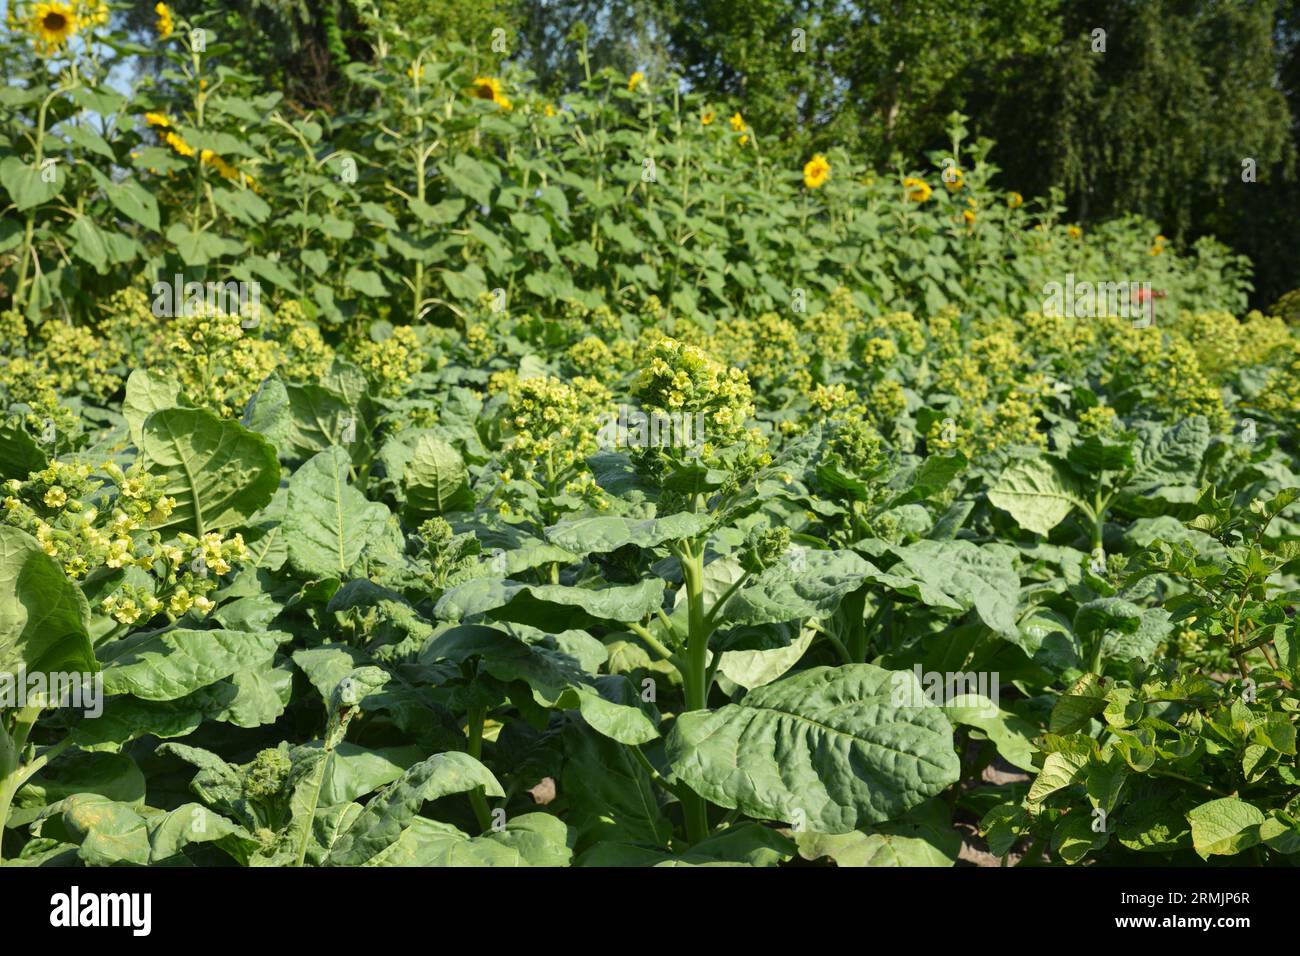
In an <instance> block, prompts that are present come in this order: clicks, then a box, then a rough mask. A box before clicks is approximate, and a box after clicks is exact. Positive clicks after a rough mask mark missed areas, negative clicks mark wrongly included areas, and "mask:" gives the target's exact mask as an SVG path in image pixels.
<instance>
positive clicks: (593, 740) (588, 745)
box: [560, 724, 673, 848]
mask: <svg viewBox="0 0 1300 956" xmlns="http://www.w3.org/2000/svg"><path fill="white" fill-rule="evenodd" d="M564 756H565V764H564V775H563V777H562V778H561V783H560V792H561V793H562V794H563V795H564V796H565V797H566V798H567V801H568V807H569V811H568V813H567V814H566V816H565V819H566V820H567V821H568V823H569V825H570V826H572V827H574V828H575V830H576V831H577V845H578V847H579V848H585V847H587V846H590V845H591V844H593V843H600V842H603V841H614V842H619V843H636V844H648V845H650V846H663V847H666V846H667V845H668V841H669V839H670V838H671V837H672V833H673V828H672V824H671V823H670V822H669V820H668V816H667V814H666V813H665V812H664V810H663V807H662V806H660V801H659V797H658V795H657V794H656V792H655V787H654V784H653V783H652V782H651V780H650V774H649V773H648V772H647V771H646V769H645V768H644V767H643V766H642V765H641V764H640V763H639V762H638V761H637V760H636V759H635V757H633V755H632V753H631V751H630V750H629V749H628V748H627V747H626V746H624V745H622V744H619V743H618V742H616V741H614V740H612V739H610V738H608V737H605V736H602V735H600V734H593V733H592V732H591V731H589V730H586V729H585V728H584V727H582V726H581V725H580V724H572V725H570V726H569V727H567V728H566V729H565V731H564Z"/></svg>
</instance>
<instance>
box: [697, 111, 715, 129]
mask: <svg viewBox="0 0 1300 956" xmlns="http://www.w3.org/2000/svg"><path fill="white" fill-rule="evenodd" d="M716 118H717V117H716V115H715V114H714V112H713V110H705V111H704V112H703V113H701V114H700V125H701V126H708V125H710V124H711V123H712V122H713V121H714V119H716Z"/></svg>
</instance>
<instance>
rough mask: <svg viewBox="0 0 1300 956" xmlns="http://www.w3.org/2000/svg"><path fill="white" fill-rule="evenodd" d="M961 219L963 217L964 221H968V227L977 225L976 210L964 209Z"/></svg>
mask: <svg viewBox="0 0 1300 956" xmlns="http://www.w3.org/2000/svg"><path fill="white" fill-rule="evenodd" d="M961 217H962V218H963V219H965V220H966V225H968V226H973V225H975V210H974V209H963V210H962V213H961Z"/></svg>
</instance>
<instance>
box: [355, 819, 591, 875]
mask: <svg viewBox="0 0 1300 956" xmlns="http://www.w3.org/2000/svg"><path fill="white" fill-rule="evenodd" d="M568 841H569V833H568V828H567V827H566V826H565V825H564V821H563V820H561V819H560V818H559V817H554V816H551V815H550V814H549V813H524V814H520V815H519V816H515V817H511V818H509V819H508V820H506V822H505V824H504V825H503V826H502V827H501V828H500V829H493V830H490V831H488V832H487V833H485V834H483V835H482V836H477V837H471V836H468V835H466V834H464V833H462V832H461V831H460V830H457V829H456V828H455V827H453V826H449V825H448V824H446V823H438V822H436V821H434V820H430V819H428V818H426V817H416V818H415V820H414V821H412V823H411V826H409V827H408V828H407V829H406V830H405V831H404V832H403V833H402V836H401V838H400V839H399V840H398V841H397V842H396V843H394V844H393V845H392V846H390V847H388V848H387V849H386V850H384V851H383V852H382V853H379V854H378V855H376V856H374V857H372V858H371V859H370V860H369V861H368V862H367V864H366V865H367V866H510V867H515V866H529V867H532V866H567V865H568V864H569V863H570V861H571V860H572V857H573V853H572V851H571V850H570V849H569V846H568Z"/></svg>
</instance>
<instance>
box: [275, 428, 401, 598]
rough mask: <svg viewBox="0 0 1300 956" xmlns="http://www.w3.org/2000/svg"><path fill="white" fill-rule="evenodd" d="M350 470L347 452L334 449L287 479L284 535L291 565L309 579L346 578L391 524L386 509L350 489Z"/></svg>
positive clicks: (320, 455) (334, 447)
mask: <svg viewBox="0 0 1300 956" xmlns="http://www.w3.org/2000/svg"><path fill="white" fill-rule="evenodd" d="M350 467H351V461H350V459H349V457H348V453H347V452H346V451H344V450H343V449H342V448H339V447H338V446H333V447H331V448H328V449H326V450H325V451H323V452H321V453H320V454H318V455H316V456H314V457H313V458H312V459H311V460H309V461H308V462H307V463H306V464H304V465H303V466H302V467H301V468H299V469H298V470H297V471H296V472H294V474H293V477H292V478H290V479H289V494H288V503H287V512H286V514H285V517H284V523H283V525H282V533H283V534H284V539H285V544H286V547H287V548H288V556H289V564H290V565H291V566H292V567H293V568H294V569H295V570H297V571H298V572H299V573H301V574H304V575H307V576H308V577H313V578H328V577H346V576H348V575H349V574H350V572H351V571H352V570H353V569H354V568H355V567H356V565H357V563H358V561H360V559H361V552H362V551H364V550H365V547H366V545H367V544H368V543H369V542H370V540H371V538H372V537H374V536H375V535H377V534H378V533H379V531H380V530H381V529H382V528H383V526H384V524H385V523H386V522H387V520H388V516H389V511H388V508H386V507H385V506H384V505H382V504H380V503H379V502H375V501H369V500H367V498H366V496H365V495H363V494H362V493H361V492H359V491H358V490H357V489H356V488H353V487H352V486H351V485H349V484H348V469H349V468H350Z"/></svg>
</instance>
